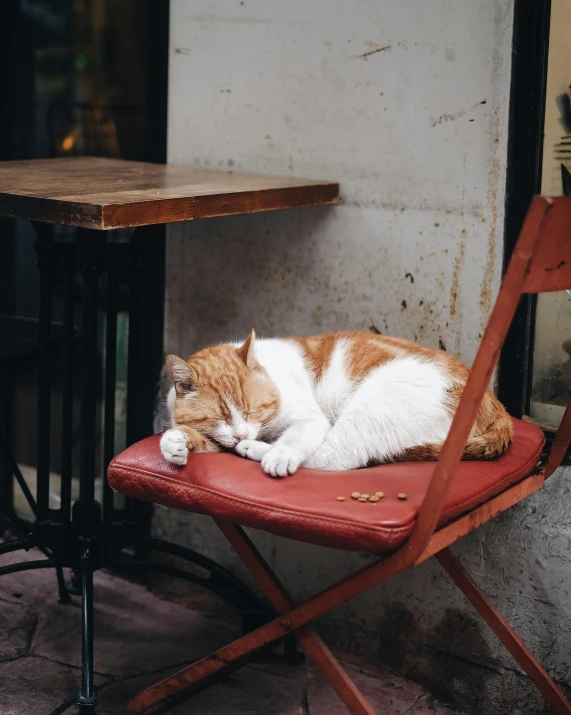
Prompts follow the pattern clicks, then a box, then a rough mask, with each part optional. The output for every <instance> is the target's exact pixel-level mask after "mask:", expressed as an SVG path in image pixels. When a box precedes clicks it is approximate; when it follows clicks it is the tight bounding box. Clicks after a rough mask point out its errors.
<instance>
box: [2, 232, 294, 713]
mask: <svg viewBox="0 0 571 715" xmlns="http://www.w3.org/2000/svg"><path fill="white" fill-rule="evenodd" d="M35 229H36V233H37V236H38V241H37V244H36V248H37V254H38V268H39V271H40V311H39V313H40V314H39V362H38V373H39V374H38V450H37V489H36V497H35V498H34V497H33V495H32V493H31V491H30V489H29V488H28V485H27V484H26V482H25V480H24V478H23V476H22V475H21V474H20V472H19V469H18V467H17V464H16V463H15V460H13V461H14V465H13V467H14V468H13V471H14V476H15V479H16V481H17V482H18V484H19V485H20V488H21V489H22V492H23V495H24V497H25V499H26V500H27V502H28V505H29V507H30V509H31V511H32V513H33V515H34V520H33V521H32V522H29V521H27V520H25V519H22V518H21V517H19V516H18V515H17V514H16V513H15V511H14V509H13V506H12V505H11V504H9V503H4V501H3V500H2V499H1V498H0V512H2V513H3V514H4V515H5V516H6V517H7V519H8V520H9V522H10V523H11V530H12V532H13V534H14V536H15V537H16V538H15V539H14V540H12V541H10V542H5V543H0V556H1V555H2V554H7V553H10V552H13V551H16V550H18V549H26V550H28V549H30V548H32V547H37V548H39V549H40V551H41V552H42V554H43V555H44V556H45V559H42V560H32V561H24V562H22V563H16V564H10V565H7V566H0V576H2V575H5V574H9V573H16V572H19V571H25V570H31V569H45V568H53V569H54V570H55V575H56V579H55V583H54V586H55V587H56V588H57V594H58V599H59V601H60V602H62V603H65V602H68V601H69V600H70V593H77V592H78V591H80V592H81V598H82V671H81V685H80V687H79V693H78V697H77V704H78V706H79V710H80V712H81V713H89V714H90V715H93V713H95V706H96V690H95V686H94V682H93V598H94V594H93V573H94V571H96V570H97V569H99V568H102V567H105V568H114V569H118V570H123V571H126V570H131V571H140V570H147V569H150V570H155V571H159V572H162V573H165V574H170V575H172V576H177V577H180V578H183V579H186V580H187V581H189V582H192V583H195V584H198V585H200V586H203V587H204V588H207V589H209V590H210V591H212V592H213V593H216V594H217V595H218V596H221V597H223V598H225V599H227V600H228V601H230V602H231V603H233V604H234V605H235V606H236V607H237V608H238V609H239V610H240V612H241V613H242V614H243V623H244V627H245V628H246V629H249V628H252V627H256V626H257V625H259V623H260V622H263V621H265V620H267V619H268V618H270V617H272V615H273V610H272V609H271V608H269V607H268V606H267V605H266V603H265V602H263V601H261V600H260V599H259V598H258V597H257V596H256V595H255V594H254V593H253V592H252V591H251V590H250V589H249V588H248V587H247V586H246V585H245V584H243V583H242V582H241V581H240V580H239V579H237V578H236V577H235V576H233V575H232V574H231V573H230V572H229V571H227V570H226V569H224V568H222V567H221V566H220V565H218V564H216V563H215V562H213V561H212V560H210V559H208V558H206V557H205V556H202V555H201V554H198V553H196V552H194V551H191V550H190V549H185V548H183V547H181V546H177V545H176V544H170V543H168V542H164V541H160V540H157V539H151V538H148V532H149V526H150V520H151V516H152V505H150V504H146V503H143V502H139V501H137V500H135V499H125V500H123V501H121V502H120V503H119V504H117V503H116V499H115V497H114V494H113V492H112V490H111V488H110V487H109V485H108V484H107V480H106V476H105V468H106V465H107V464H108V463H109V462H110V460H111V459H112V457H113V456H114V455H115V453H116V452H117V451H119V450H120V449H121V448H122V446H125V445H124V444H123V445H120V444H117V436H116V424H115V422H116V419H115V413H116V409H115V408H116V404H115V401H116V394H117V350H118V316H119V314H120V313H123V314H126V315H128V355H129V359H128V362H127V402H126V443H127V444H132V443H133V442H136V441H137V440H139V439H142V438H143V437H145V436H147V435H148V434H150V433H151V432H152V427H153V425H152V422H153V414H154V406H155V400H156V393H157V385H158V381H159V374H160V369H161V366H162V361H163V354H162V332H163V307H164V251H165V242H164V233H163V232H162V230H163V227H154V226H151V227H141V228H138V229H136V230H135V231H134V233H133V234H132V235H130V236H127V235H126V234H125V233H124V232H122V233H119V235H116V234H115V232H110V231H93V230H85V229H82V230H78V232H77V234H76V235H75V236H72V237H71V239H70V237H69V235H66V234H62V235H61V236H60V235H58V234H57V232H56V231H54V229H53V227H51V226H49V225H46V224H35ZM55 298H57V301H56V300H55ZM56 302H58V306H57V307H58V308H59V312H60V313H61V315H58V320H61V322H62V323H63V338H62V341H61V355H54V354H53V345H52V344H51V343H50V333H51V326H52V319H53V312H54V310H53V309H54V304H55V303H56ZM77 323H79V330H77V328H76V324H77ZM77 336H79V338H78V337H77ZM54 362H56V363H58V364H59V365H58V374H59V383H60V386H61V412H60V415H59V419H61V425H60V428H61V429H60V434H61V437H60V439H61V444H60V445H59V446H60V452H61V464H60V470H59V471H60V472H61V480H60V487H59V500H58V502H59V503H58V507H57V508H53V506H52V505H51V504H50V470H51V452H52V450H53V445H54V442H53V440H54V435H53V430H52V419H53V416H54V415H53V410H52V407H53V406H52V388H53V383H54V380H53V377H54V376H53V374H52V373H53V372H54ZM78 405H79V408H78ZM99 432H102V434H101V441H100V442H99V441H98V438H97V436H98V433H99ZM76 434H79V450H78V460H77V461H78V463H79V469H78V478H79V498H78V499H75V500H73V499H72V483H73V479H74V477H75V468H74V457H75V437H76ZM0 446H1V444H0ZM96 477H99V478H101V479H102V491H101V494H102V496H101V499H100V501H98V500H97V499H96V495H95V481H96ZM153 550H154V551H158V552H160V553H163V554H169V555H171V556H175V557H177V558H180V559H182V560H184V561H186V562H189V563H192V564H194V565H196V566H198V567H199V569H200V570H201V572H202V573H198V574H197V573H196V572H193V571H190V570H187V569H185V568H179V567H178V566H173V565H171V564H170V563H162V562H156V561H153V560H152V559H149V558H148V557H147V555H148V554H149V553H150V552H151V551H153ZM129 551H131V553H129ZM141 554H143V556H141ZM64 568H69V569H71V570H72V580H71V583H70V584H69V586H67V585H66V583H65V579H64V573H63V569H64ZM289 653H290V656H291V653H292V649H291V647H290V648H289Z"/></svg>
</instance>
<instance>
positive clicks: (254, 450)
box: [236, 439, 272, 462]
mask: <svg viewBox="0 0 571 715" xmlns="http://www.w3.org/2000/svg"><path fill="white" fill-rule="evenodd" d="M271 448H272V445H271V444H267V443H266V442H260V441H258V440H257V439H243V440H242V441H241V442H238V444H237V445H236V452H238V454H239V455H240V456H241V457H246V459H251V460H252V461H254V462H261V461H262V458H263V457H264V456H265V455H266V454H267V453H268V452H269V451H270V449H271Z"/></svg>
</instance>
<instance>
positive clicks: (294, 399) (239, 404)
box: [160, 330, 513, 477]
mask: <svg viewBox="0 0 571 715" xmlns="http://www.w3.org/2000/svg"><path fill="white" fill-rule="evenodd" d="M166 363H167V367H168V370H169V372H170V375H171V377H172V380H173V387H172V388H171V390H170V393H169V396H168V406H169V410H170V412H171V415H172V428H171V429H169V430H167V431H166V432H165V433H164V434H163V435H162V437H161V441H160V446H161V451H162V454H163V455H164V457H165V458H166V459H167V460H168V461H169V462H171V463H172V464H178V465H183V464H186V461H187V456H188V453H189V452H191V451H193V452H219V451H222V450H233V451H235V452H236V453H238V454H239V455H241V456H242V457H246V458H247V459H252V460H255V461H257V462H261V465H262V469H263V471H264V472H265V473H266V474H268V475H269V476H272V477H285V476H287V475H290V474H293V473H294V472H295V471H296V470H297V469H298V467H300V466H303V467H309V468H312V469H324V470H348V469H359V468H361V467H365V466H368V465H372V464H381V463H385V462H394V461H412V460H414V461H418V460H435V459H437V458H438V456H439V454H440V450H441V447H442V443H443V441H444V440H445V438H446V435H447V433H448V430H449V428H450V424H451V421H452V416H453V414H454V411H455V409H456V407H457V405H458V401H459V398H460V395H461V394H462V390H463V388H464V385H465V383H466V379H467V377H468V375H469V369H468V367H467V366H466V365H464V363H462V362H460V360H458V359H456V358H454V357H452V356H451V355H448V354H447V353H444V352H442V351H439V350H434V349H432V348H428V347H423V346H420V345H417V344H416V343H413V342H410V341H408V340H404V339H401V338H390V337H387V336H384V335H373V334H370V333H361V332H339V333H329V334H325V335H315V336H311V337H305V338H269V339H260V338H256V336H255V333H254V331H253V330H252V332H251V333H250V335H249V336H248V338H247V339H246V341H245V342H244V343H228V344H223V345H216V346H214V347H209V348H205V349H204V350H201V351H200V352H197V353H195V354H194V355H191V356H190V358H189V359H188V361H185V360H182V359H181V358H179V357H176V356H174V355H169V356H167V358H166ZM512 437H513V424H512V420H511V418H510V417H509V415H508V414H507V412H506V411H505V409H504V407H503V405H502V404H501V403H500V402H499V401H498V400H497V399H496V397H495V396H494V395H493V394H492V393H491V392H490V391H487V392H486V395H485V397H484V400H483V402H482V405H481V407H480V410H479V412H478V416H477V419H476V422H475V424H474V427H473V428H472V432H471V434H470V439H469V441H468V443H467V445H466V447H465V450H464V456H463V458H464V459H495V458H496V457H499V456H500V455H501V454H503V453H504V452H505V450H506V449H507V448H508V447H509V445H510V444H511V441H512Z"/></svg>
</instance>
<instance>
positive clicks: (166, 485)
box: [108, 420, 544, 553]
mask: <svg viewBox="0 0 571 715" xmlns="http://www.w3.org/2000/svg"><path fill="white" fill-rule="evenodd" d="M514 425H515V438H514V442H513V444H512V446H511V447H510V449H509V450H508V451H507V452H506V453H505V454H504V455H503V456H502V457H500V459H498V460H496V461H493V462H462V463H461V464H460V467H459V469H458V473H457V475H456V477H455V479H454V482H453V484H452V487H451V489H450V492H449V494H448V497H447V499H446V504H445V506H444V510H443V513H442V518H441V521H440V525H442V524H444V523H446V522H448V521H450V520H451V519H454V518H456V517H458V516H460V515H461V514H463V513H465V512H467V511H469V510H470V509H473V508H474V507H475V506H477V505H478V504H481V503H482V502H484V501H486V500H487V499H489V498H490V497H492V496H495V495H496V494H498V493H499V492H501V491H503V490H504V489H506V488H507V487H508V486H510V485H511V484H514V483H515V482H517V481H518V480H520V479H521V478H522V477H524V476H526V475H527V474H528V473H529V472H530V471H531V470H532V469H533V467H535V466H536V464H537V463H538V461H539V458H540V456H541V450H542V448H543V443H544V436H543V432H542V431H541V430H540V429H538V428H537V427H535V426H534V425H531V424H529V423H526V422H521V421H519V420H514ZM159 438H160V437H159V435H154V436H153V437H149V438H148V439H144V440H143V441H142V442H138V443H137V444H134V445H132V446H131V447H129V448H128V449H126V450H125V451H124V452H123V453H122V454H120V455H118V456H117V457H115V459H114V460H113V461H112V462H111V464H110V465H109V470H108V478H109V483H110V484H111V487H112V488H113V489H114V490H115V491H117V492H119V493H120V494H124V495H126V496H131V497H137V498H138V499H144V500H147V501H152V502H155V503H157V504H163V505H164V506H170V507H174V508H175V509H184V510H185V511H191V512H195V513H197V514H210V515H211V516H214V517H219V518H223V519H228V520H230V521H233V522H235V523H237V524H242V525H243V526H251V527H254V528H257V529H264V530H265V531H270V532H272V533H273V534H279V535H280V536H286V537H289V538H290V539H297V540H299V541H308V542H310V543H314V544H321V545H323V546H331V547H335V548H339V549H346V550H350V551H367V552H371V553H380V552H383V551H390V550H393V549H395V548H397V547H398V546H400V545H401V544H402V543H403V542H404V541H405V540H406V538H407V537H408V536H409V534H410V533H411V531H412V527H413V525H414V520H415V518H416V514H417V511H418V508H419V506H420V504H421V503H422V499H423V497H424V494H425V492H426V489H427V486H428V483H429V481H430V477H431V475H432V472H433V469H434V464H435V463H434V462H401V463H398V464H385V465H381V466H379V467H369V468H367V469H359V470H354V471H346V472H323V471H319V470H314V469H299V470H298V471H297V472H296V473H295V474H294V475H293V476H291V477H286V478H285V479H272V478H271V477H268V476H266V475H265V474H264V473H263V471H262V469H261V467H260V465H259V464H258V463H257V462H251V461H249V460H247V459H242V458H241V457H238V456H235V455H233V454H191V455H189V458H188V463H187V464H186V466H184V467H177V466H175V465H173V464H169V463H168V462H167V461H166V460H165V459H164V457H163V456H162V454H161V452H160V449H159ZM353 491H359V492H361V493H367V494H374V493H375V492H376V491H382V492H384V493H385V496H384V498H383V499H381V500H380V501H379V502H376V503H363V502H358V501H355V500H354V499H351V497H350V494H351V492H353ZM399 492H406V493H407V494H408V499H407V500H406V501H400V500H399V499H398V498H397V494H398V493H399ZM338 496H344V497H345V501H341V502H339V501H337V497H338Z"/></svg>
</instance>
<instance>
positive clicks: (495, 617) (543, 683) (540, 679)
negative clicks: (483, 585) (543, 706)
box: [436, 549, 571, 715]
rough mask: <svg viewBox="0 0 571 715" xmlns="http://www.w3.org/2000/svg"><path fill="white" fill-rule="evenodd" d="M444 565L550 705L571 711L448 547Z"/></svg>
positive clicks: (562, 713)
mask: <svg viewBox="0 0 571 715" xmlns="http://www.w3.org/2000/svg"><path fill="white" fill-rule="evenodd" d="M436 558H437V559H438V561H439V562H440V564H441V566H442V567H443V568H444V569H445V570H446V571H447V573H448V575H449V576H450V577H451V578H452V580H453V581H454V583H455V584H456V585H457V586H458V587H459V588H460V590H461V591H462V592H463V593H464V595H465V596H466V598H467V599H468V600H469V601H470V603H471V604H472V605H473V606H474V608H475V609H476V610H477V611H478V613H479V614H480V615H481V616H482V618H483V619H484V621H486V623H487V624H488V625H489V626H490V628H491V629H492V630H493V632H494V633H495V634H496V636H497V637H498V638H499V639H500V640H501V642H502V643H503V644H504V646H505V647H506V648H507V650H508V651H509V652H510V653H511V654H512V656H513V657H514V658H515V660H516V661H517V662H518V663H519V664H520V666H521V667H522V668H523V670H524V671H525V672H526V673H527V674H528V676H529V677H530V678H531V680H532V681H533V682H534V683H535V685H536V686H537V689H538V690H539V692H540V693H541V694H542V695H543V697H544V698H545V699H546V700H547V702H548V703H549V704H550V705H551V707H552V708H553V710H554V711H555V713H556V714H557V715H571V705H570V704H569V702H568V701H567V700H566V699H565V696H564V695H563V693H562V692H561V690H560V689H559V688H558V687H557V685H556V684H555V683H554V682H553V680H552V679H551V677H550V676H549V675H548V674H547V672H546V671H545V669H544V668H543V667H542V666H541V665H540V664H539V663H538V662H537V660H536V659H535V658H534V657H533V655H532V653H531V652H530V651H529V650H528V648H527V647H526V646H525V645H524V643H523V642H522V641H521V640H520V638H519V637H518V636H517V635H516V633H515V632H514V631H513V629H512V628H511V626H510V625H509V623H508V622H507V621H506V620H505V618H504V617H503V616H502V614H501V613H500V612H499V611H498V610H497V608H495V606H493V605H492V604H491V603H490V602H489V601H488V599H487V598H486V597H485V596H484V594H483V593H482V592H481V591H480V589H479V588H478V586H477V584H476V583H475V582H474V581H473V580H472V578H471V576H470V575H469V574H468V573H467V572H466V571H465V570H464V568H463V567H462V565H461V564H460V562H459V561H458V560H457V559H456V557H455V556H454V555H453V554H452V552H451V551H450V550H449V549H444V550H443V551H441V552H440V553H438V554H436Z"/></svg>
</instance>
